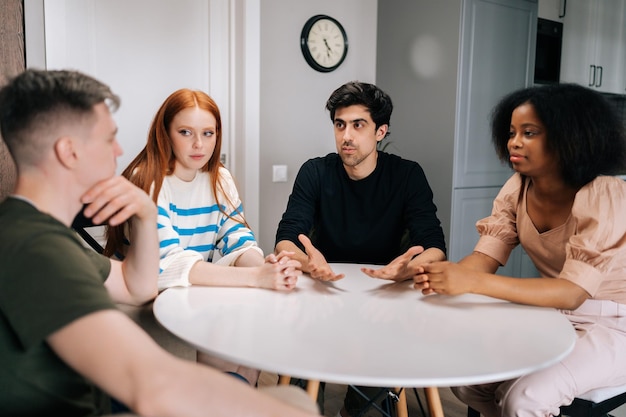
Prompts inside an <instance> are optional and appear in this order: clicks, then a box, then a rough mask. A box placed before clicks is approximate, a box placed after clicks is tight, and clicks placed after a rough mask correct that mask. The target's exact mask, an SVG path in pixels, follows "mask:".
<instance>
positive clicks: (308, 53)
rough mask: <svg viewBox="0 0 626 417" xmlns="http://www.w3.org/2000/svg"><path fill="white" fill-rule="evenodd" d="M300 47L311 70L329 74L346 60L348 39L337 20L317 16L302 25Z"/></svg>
mask: <svg viewBox="0 0 626 417" xmlns="http://www.w3.org/2000/svg"><path fill="white" fill-rule="evenodd" d="M300 46H301V47H302V53H303V54H304V58H305V59H306V61H307V62H308V63H309V65H310V66H311V67H312V68H313V69H315V70H317V71H320V72H329V71H333V70H334V69H336V68H337V67H339V65H341V63H342V62H343V60H344V59H345V58H346V54H347V53H348V38H347V36H346V32H345V31H344V29H343V27H342V26H341V24H340V23H339V22H338V21H337V20H335V19H333V18H332V17H330V16H325V15H317V16H313V17H312V18H310V19H309V20H308V21H307V23H306V24H305V25H304V28H303V29H302V35H301V37H300Z"/></svg>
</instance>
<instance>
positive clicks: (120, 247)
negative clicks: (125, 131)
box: [105, 89, 301, 384]
mask: <svg viewBox="0 0 626 417" xmlns="http://www.w3.org/2000/svg"><path fill="white" fill-rule="evenodd" d="M221 145H222V124H221V117H220V111H219V108H218V106H217V104H216V103H215V101H213V99H212V98H211V97H209V96H208V95H207V94H205V93H203V92H201V91H194V90H189V89H181V90H177V91H175V92H174V93H172V94H171V95H170V96H169V97H168V98H167V99H166V100H165V102H164V103H163V104H162V105H161V107H160V108H159V110H158V111H157V113H156V115H155V117H154V120H153V122H152V125H151V127H150V131H149V134H148V141H147V143H146V146H145V147H144V148H143V150H142V151H141V152H140V153H139V155H137V157H136V158H135V159H134V160H133V161H132V162H131V163H130V165H129V166H128V167H127V168H126V169H125V170H124V172H123V173H122V175H123V176H125V177H126V178H128V179H129V180H130V181H132V182H133V183H135V184H136V185H137V186H139V187H140V188H142V189H143V190H144V191H146V192H147V193H150V194H151V196H152V198H153V200H154V201H155V203H156V204H157V206H158V220H157V222H158V225H157V227H158V233H159V243H160V255H161V262H160V273H159V289H165V288H168V287H172V286H188V285H192V284H193V285H211V286H240V287H262V288H270V289H276V290H291V289H293V288H294V287H295V285H296V281H297V278H298V276H299V275H300V274H301V271H300V264H299V262H297V261H295V260H292V259H291V258H290V254H289V253H287V252H283V253H280V254H278V255H277V256H275V255H273V254H270V255H268V256H267V258H264V257H263V252H262V250H261V249H260V248H259V247H258V245H257V242H256V240H255V237H254V234H253V233H252V231H251V230H250V228H249V227H248V224H247V223H246V221H245V219H244V214H243V208H242V204H241V201H240V199H239V194H238V192H237V187H236V185H235V182H234V181H233V178H232V176H231V174H230V172H229V171H228V170H227V169H226V168H225V167H224V166H223V165H222V163H221V162H220V150H221ZM127 227H132V222H131V223H129V224H127V225H122V226H120V227H115V228H109V229H108V230H107V245H106V248H105V254H106V255H108V256H112V255H114V254H118V255H122V256H123V255H124V253H125V252H126V250H127V249H128V246H129V245H132V242H128V241H127V240H126V236H127V235H128V233H127ZM205 359H206V360H208V358H205ZM199 360H202V358H200V356H199ZM246 377H247V379H248V380H249V381H250V382H251V383H253V384H254V383H255V381H256V377H258V373H256V376H248V375H246ZM251 379H252V380H251Z"/></svg>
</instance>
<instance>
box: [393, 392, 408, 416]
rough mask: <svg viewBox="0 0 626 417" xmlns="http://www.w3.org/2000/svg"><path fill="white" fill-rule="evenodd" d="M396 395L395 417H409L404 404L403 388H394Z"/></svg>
mask: <svg viewBox="0 0 626 417" xmlns="http://www.w3.org/2000/svg"><path fill="white" fill-rule="evenodd" d="M396 394H398V403H397V404H396V417H409V409H408V406H407V403H406V390H405V389H403V388H396Z"/></svg>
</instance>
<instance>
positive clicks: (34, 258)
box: [0, 198, 116, 417]
mask: <svg viewBox="0 0 626 417" xmlns="http://www.w3.org/2000/svg"><path fill="white" fill-rule="evenodd" d="M0 236H1V237H0V409H1V414H2V415H7V416H52V415H58V416H64V417H69V416H95V415H100V414H103V413H105V412H108V409H107V407H108V403H109V402H108V399H107V397H106V396H105V395H104V394H103V393H102V392H101V391H100V390H99V389H98V388H97V387H95V386H94V385H93V384H92V383H90V382H89V381H88V380H86V379H85V378H83V377H82V376H81V375H79V374H78V373H76V372H75V371H74V370H73V369H71V368H70V367H68V366H67V365H66V364H65V363H64V362H63V361H61V360H60V358H59V357H58V356H57V355H56V354H55V353H54V352H53V351H52V349H50V347H49V346H48V344H47V343H46V338H47V337H48V336H49V335H50V334H52V333H54V332H55V331H57V330H59V329H61V328H63V326H65V325H67V324H69V323H71V322H72V321H73V320H76V319H78V318H80V317H83V316H86V315H88V314H90V313H93V312H96V311H100V310H104V309H114V308H116V307H115V304H114V303H113V301H112V300H111V298H110V297H109V295H108V292H107V290H106V289H105V287H104V285H103V282H104V281H105V280H106V277H107V276H108V275H109V272H110V269H111V263H110V261H109V259H107V258H105V257H103V256H101V255H98V254H97V253H95V252H94V251H92V250H91V249H88V248H85V247H84V245H83V244H82V243H81V241H80V239H79V238H78V236H77V235H76V233H75V232H74V231H72V230H71V229H69V228H67V227H66V226H65V225H63V224H62V223H60V222H59V221H57V220H56V219H54V218H53V217H51V216H49V215H47V214H44V213H41V212H40V211H38V210H37V209H36V208H34V207H33V206H32V205H30V204H29V203H27V202H25V201H22V200H19V199H16V198H8V199H6V200H5V201H4V202H2V203H0Z"/></svg>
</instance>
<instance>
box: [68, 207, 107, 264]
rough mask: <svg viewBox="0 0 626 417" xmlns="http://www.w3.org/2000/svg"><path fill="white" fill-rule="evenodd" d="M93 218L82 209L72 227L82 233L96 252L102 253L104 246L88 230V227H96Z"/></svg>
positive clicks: (82, 236) (81, 235)
mask: <svg viewBox="0 0 626 417" xmlns="http://www.w3.org/2000/svg"><path fill="white" fill-rule="evenodd" d="M95 226H96V225H95V224H93V222H92V221H91V219H89V218H87V217H85V215H84V214H83V210H81V211H80V212H79V213H78V214H77V215H76V217H75V218H74V220H73V221H72V229H74V231H75V232H76V233H78V234H79V235H80V237H81V238H83V240H84V241H85V242H86V243H87V244H88V245H89V246H90V247H91V248H92V249H93V250H95V251H96V252H98V253H99V254H102V252H104V248H103V247H102V245H100V243H98V241H97V240H96V239H94V237H93V236H92V235H91V234H90V233H89V232H88V231H87V230H86V229H87V228H88V227H95Z"/></svg>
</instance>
